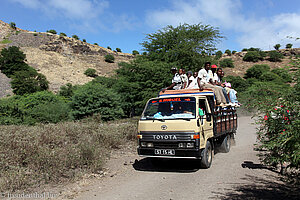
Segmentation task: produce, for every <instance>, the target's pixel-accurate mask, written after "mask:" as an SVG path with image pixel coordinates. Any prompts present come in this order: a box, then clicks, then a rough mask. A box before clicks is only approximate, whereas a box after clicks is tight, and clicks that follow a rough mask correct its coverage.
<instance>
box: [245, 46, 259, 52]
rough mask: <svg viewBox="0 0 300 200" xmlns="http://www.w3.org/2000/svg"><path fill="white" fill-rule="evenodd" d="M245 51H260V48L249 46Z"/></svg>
mask: <svg viewBox="0 0 300 200" xmlns="http://www.w3.org/2000/svg"><path fill="white" fill-rule="evenodd" d="M247 51H261V50H260V48H254V47H250V48H249V49H248V50H247Z"/></svg>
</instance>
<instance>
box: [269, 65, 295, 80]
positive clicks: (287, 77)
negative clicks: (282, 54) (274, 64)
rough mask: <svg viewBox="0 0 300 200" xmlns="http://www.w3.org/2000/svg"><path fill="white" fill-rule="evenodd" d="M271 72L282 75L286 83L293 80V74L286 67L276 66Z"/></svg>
mask: <svg viewBox="0 0 300 200" xmlns="http://www.w3.org/2000/svg"><path fill="white" fill-rule="evenodd" d="M271 72H273V73H275V74H277V75H278V76H280V77H281V78H282V80H283V81H284V82H285V83H289V82H292V76H291V75H290V74H289V73H288V71H287V70H285V69H282V68H275V69H273V70H272V71H271Z"/></svg>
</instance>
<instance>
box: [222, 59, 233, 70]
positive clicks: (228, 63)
mask: <svg viewBox="0 0 300 200" xmlns="http://www.w3.org/2000/svg"><path fill="white" fill-rule="evenodd" d="M220 66H221V67H223V68H226V67H228V68H234V64H233V60H232V59H231V58H224V59H223V60H221V61H220Z"/></svg>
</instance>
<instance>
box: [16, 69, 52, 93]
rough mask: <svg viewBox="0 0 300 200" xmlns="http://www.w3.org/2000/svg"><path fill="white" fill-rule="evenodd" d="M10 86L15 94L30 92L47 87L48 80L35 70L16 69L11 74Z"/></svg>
mask: <svg viewBox="0 0 300 200" xmlns="http://www.w3.org/2000/svg"><path fill="white" fill-rule="evenodd" d="M11 87H12V89H13V93H14V94H17V95H24V94H31V93H35V92H38V91H44V90H47V89H48V81H47V79H46V77H45V76H44V75H43V74H40V73H37V72H36V71H33V70H30V71H18V72H16V73H15V74H14V75H13V76H12V81H11Z"/></svg>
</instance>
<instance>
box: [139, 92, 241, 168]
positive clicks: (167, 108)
mask: <svg viewBox="0 0 300 200" xmlns="http://www.w3.org/2000/svg"><path fill="white" fill-rule="evenodd" d="M236 129H237V115H236V112H235V108H233V107H225V108H221V107H218V106H215V105H214V93H213V91H211V90H203V91H199V90H198V89H190V90H187V89H185V90H167V91H165V92H164V93H163V92H160V93H159V96H158V97H157V98H152V99H150V100H149V101H148V103H147V105H146V107H145V109H144V112H143V114H142V116H141V118H140V120H139V124H138V148H137V151H138V154H139V155H140V156H144V157H157V158H187V159H199V160H200V164H201V166H202V167H203V168H209V167H210V165H211V162H212V155H213V150H214V148H215V147H220V148H222V149H223V151H224V152H228V151H229V149H230V138H231V137H232V135H233V133H235V132H236Z"/></svg>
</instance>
